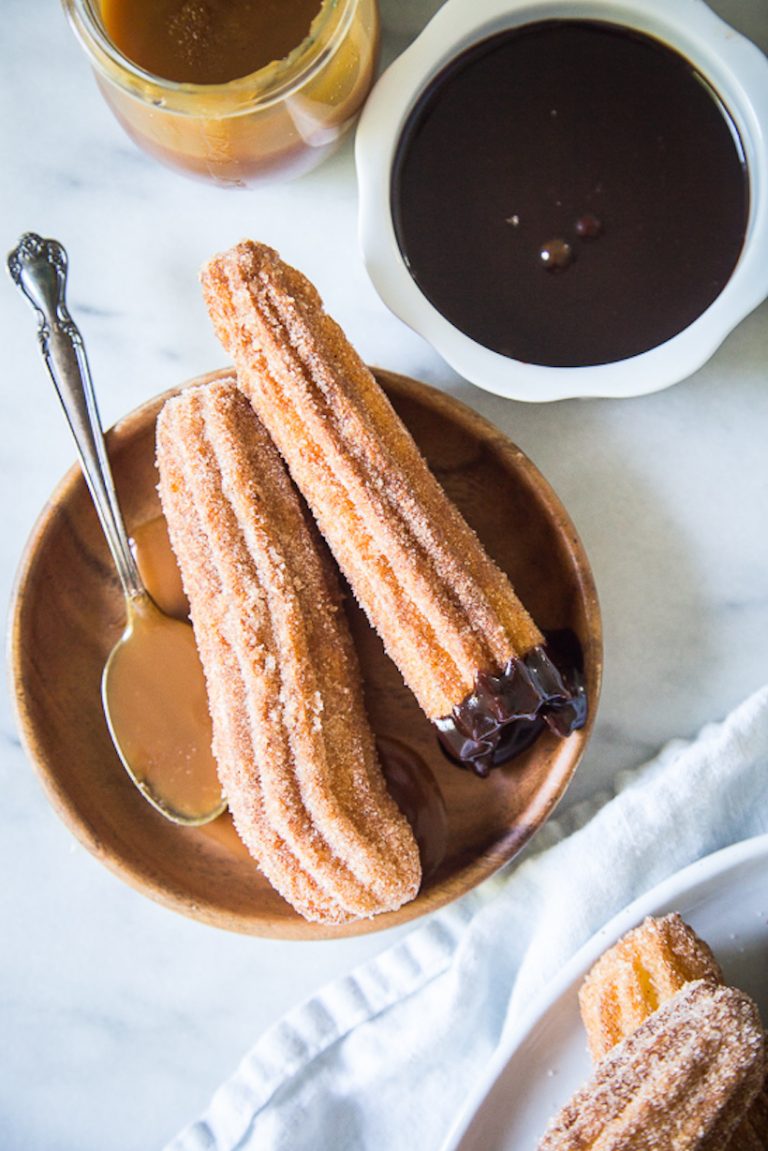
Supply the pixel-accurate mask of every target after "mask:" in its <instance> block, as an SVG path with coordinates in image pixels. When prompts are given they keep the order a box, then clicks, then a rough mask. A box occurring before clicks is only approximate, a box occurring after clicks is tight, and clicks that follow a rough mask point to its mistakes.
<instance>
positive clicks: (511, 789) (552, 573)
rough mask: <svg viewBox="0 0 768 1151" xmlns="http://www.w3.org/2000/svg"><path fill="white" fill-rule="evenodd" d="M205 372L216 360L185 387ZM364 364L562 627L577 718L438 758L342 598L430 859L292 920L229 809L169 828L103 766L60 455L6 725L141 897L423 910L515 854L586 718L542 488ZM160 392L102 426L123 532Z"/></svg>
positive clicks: (105, 625)
mask: <svg viewBox="0 0 768 1151" xmlns="http://www.w3.org/2000/svg"><path fill="white" fill-rule="evenodd" d="M222 374H229V369H227V371H226V372H214V373H211V374H209V375H207V376H205V377H201V378H200V379H198V380H193V381H190V383H192V384H194V383H201V382H203V381H204V380H210V379H213V378H215V377H216V376H219V375H222ZM377 376H378V378H379V380H380V381H381V383H382V385H383V386H384V388H385V390H386V391H387V393H388V394H389V396H390V398H391V400H392V402H393V403H394V406H395V408H396V409H397V410H398V412H399V413H400V415H401V416H402V418H403V420H404V421H405V423H406V424H407V425H408V427H409V428H410V430H411V432H412V433H413V435H414V437H415V439H416V441H417V443H418V444H419V446H420V448H421V449H422V451H423V452H424V454H425V455H426V457H427V459H428V461H429V463H430V465H431V467H432V469H433V470H434V472H435V474H436V475H437V477H438V478H439V480H440V481H441V483H442V484H443V486H444V487H445V489H446V490H447V492H448V494H449V495H450V496H451V497H452V498H453V499H454V500H455V502H456V503H457V504H458V506H459V508H460V509H461V510H462V512H463V513H464V515H465V517H466V518H467V520H468V521H469V523H470V524H471V525H472V527H474V529H475V530H476V531H477V533H478V535H479V536H480V538H481V540H482V541H483V543H484V544H485V546H486V548H487V549H488V551H489V552H490V554H491V555H492V556H493V557H494V559H495V560H496V561H497V562H498V563H499V564H500V566H501V567H502V568H503V569H504V570H505V571H507V572H508V573H509V575H510V577H511V579H512V582H513V584H514V586H515V588H516V590H517V591H518V594H519V595H520V597H521V599H522V600H523V602H524V603H525V604H526V605H527V607H528V608H529V609H530V611H531V613H532V614H533V616H534V618H535V619H536V621H537V622H538V624H539V626H540V627H541V628H543V629H546V630H548V629H557V628H570V629H572V631H573V632H575V633H576V635H577V636H578V638H579V640H580V641H581V644H582V648H583V652H584V666H585V678H586V688H587V693H588V698H589V718H588V722H587V724H586V726H585V727H584V728H583V729H582V730H581V731H578V732H575V733H573V734H572V735H571V736H570V737H569V738H568V739H565V740H561V739H558V738H557V737H555V736H553V735H552V734H550V733H549V732H547V733H545V734H544V735H543V736H542V737H541V738H540V739H539V740H538V742H537V743H536V744H535V745H534V746H533V747H532V748H530V749H529V750H528V751H527V752H525V753H524V754H523V755H521V756H519V757H518V758H517V759H515V760H513V761H512V762H510V763H509V764H507V765H506V766H504V767H503V768H499V769H496V770H494V771H493V772H492V773H491V775H490V777H489V778H488V779H478V778H477V777H476V776H474V775H472V774H471V773H469V772H467V771H463V770H461V769H459V768H457V767H455V766H454V765H453V764H451V763H450V762H448V760H447V759H446V758H445V756H444V755H443V753H442V752H441V750H440V748H439V746H438V744H437V741H436V739H435V734H434V729H433V728H432V727H431V725H430V724H429V723H428V722H427V720H426V719H425V717H424V716H423V714H422V713H421V711H420V710H419V708H418V707H417V705H416V703H415V701H414V699H413V697H412V695H411V693H410V692H409V690H408V689H407V688H406V687H405V686H404V685H403V683H402V680H401V679H400V675H399V673H398V672H397V670H396V668H395V667H394V665H393V664H392V663H391V662H390V661H389V659H388V658H387V657H386V655H385V654H384V651H383V648H382V646H381V644H380V642H379V640H378V638H377V636H376V635H375V634H374V633H373V632H372V630H371V629H370V627H369V626H368V624H367V622H366V620H365V618H364V617H363V615H362V613H361V612H360V611H359V609H357V607H356V606H355V605H354V604H353V603H352V602H351V597H350V603H349V616H350V622H351V625H352V629H353V635H354V637H355V641H356V643H357V646H358V650H359V654H360V659H361V663H362V668H363V674H364V679H365V689H366V699H367V702H368V708H369V712H370V717H371V722H372V724H373V727H374V730H375V732H376V734H377V737H383V738H384V739H387V738H390V739H391V738H392V737H395V738H396V740H397V741H398V743H399V744H400V745H401V746H402V745H405V746H406V747H407V748H409V749H410V750H411V751H413V752H416V753H417V754H418V756H419V757H420V758H421V760H422V761H423V764H424V772H425V780H426V784H425V786H424V787H423V788H422V792H423V795H424V796H426V797H427V800H428V804H427V811H426V815H427V817H428V818H427V820H426V833H427V840H428V841H429V842H428V843H427V849H428V854H429V859H428V860H427V865H426V868H425V871H426V874H425V879H424V883H423V886H422V890H421V892H420V893H419V895H418V897H417V898H416V899H415V900H413V902H411V903H409V904H407V905H406V906H405V907H402V908H401V909H400V910H398V911H396V912H390V913H387V914H385V915H380V916H377V917H376V918H375V919H372V920H366V921H364V922H362V923H355V924H353V925H351V926H346V927H342V928H328V927H320V926H317V925H315V924H310V923H307V922H306V921H305V920H304V919H302V918H301V917H300V916H299V915H298V913H297V912H295V911H294V910H293V908H292V907H290V906H289V905H288V904H287V903H285V902H284V900H283V899H282V898H281V897H280V896H279V895H278V894H277V893H276V892H275V891H274V890H273V889H272V887H270V885H269V884H268V883H267V881H266V880H265V879H264V878H263V876H262V875H261V873H260V871H259V870H258V868H257V867H256V865H255V864H254V863H253V861H252V860H251V858H250V856H249V855H248V854H247V852H246V851H245V849H244V848H243V847H242V845H241V843H240V841H239V839H238V838H237V836H236V834H235V832H234V829H233V827H232V824H231V821H230V820H229V817H228V816H226V815H225V816H222V817H221V818H220V819H219V820H216V821H215V823H213V824H210V825H209V826H208V827H205V828H183V827H178V826H176V825H174V824H171V823H168V822H167V821H166V820H165V819H163V817H162V816H160V815H159V814H158V813H157V812H156V811H155V810H154V809H153V808H152V807H151V806H150V805H149V804H148V803H147V802H146V801H145V800H144V799H143V798H142V796H141V794H140V793H139V791H138V790H137V789H136V788H135V787H134V785H133V784H132V783H131V781H130V779H129V778H128V776H127V774H126V772H125V771H124V770H123V768H122V766H121V765H120V762H119V760H118V758H117V756H116V754H115V752H114V749H113V747H112V744H111V742H110V738H109V735H108V733H107V727H106V723H105V720H104V716H103V713H102V710H101V697H100V679H101V672H102V668H103V666H104V662H105V660H106V658H107V655H108V653H109V651H110V649H111V648H112V646H113V644H114V643H115V641H116V640H117V638H118V636H119V635H120V633H121V632H122V630H123V626H124V609H123V598H122V594H121V591H120V587H119V584H118V581H117V577H116V574H115V571H114V569H113V566H112V562H111V559H110V556H109V552H108V550H107V546H106V543H105V541H104V538H103V536H102V533H101V529H100V527H99V524H98V521H97V519H96V514H95V512H94V509H93V507H92V505H91V501H90V496H89V495H88V492H87V489H86V486H85V483H84V481H83V478H82V475H81V473H80V469H79V467H77V466H75V467H73V468H72V469H71V470H70V471H69V472H68V473H67V475H66V476H65V477H64V479H63V480H62V482H61V483H60V484H59V486H58V487H57V489H56V491H55V492H54V493H53V495H52V497H51V500H50V503H49V504H48V506H47V507H46V509H45V511H44V512H43V514H42V515H41V517H40V519H39V521H38V523H37V525H36V527H35V529H34V531H33V534H32V537H31V539H30V541H29V543H28V545H27V549H26V552H25V555H24V558H23V561H22V565H21V570H20V574H19V578H18V583H17V587H16V592H15V597H14V602H13V607H12V627H11V649H10V655H11V662H12V671H13V676H14V680H15V689H16V703H17V711H18V718H19V727H20V731H21V735H22V738H23V741H24V743H25V745H26V748H27V751H28V753H29V756H30V758H31V759H32V761H33V763H34V764H35V766H36V767H37V770H38V771H39V773H40V776H41V779H42V782H43V784H44V786H45V789H46V791H47V793H48V796H49V798H50V800H51V802H52V803H53V805H54V807H55V809H56V810H57V811H58V813H59V815H60V816H61V817H62V819H63V820H64V822H65V823H66V824H67V825H68V826H69V827H70V828H71V830H72V831H73V832H74V833H75V835H76V836H77V837H78V839H79V840H80V841H81V842H82V843H83V844H84V845H85V846H86V847H87V848H88V850H89V851H91V852H92V853H93V854H94V855H95V856H96V857H97V858H98V859H100V860H101V861H102V862H103V863H105V864H106V865H107V866H108V867H109V868H111V869H112V870H113V871H115V872H116V873H117V874H118V875H119V876H121V877H122V878H123V879H124V880H126V881H127V882H128V883H130V884H132V885H133V886H134V887H136V888H137V889H138V890H139V891H141V892H143V893H144V894H145V895H148V896H150V897H151V898H153V899H156V900H157V901H158V902H160V903H162V904H164V905H165V906H166V907H170V908H173V909H174V910H175V911H180V912H182V913H184V914H186V915H189V916H191V917H193V918H195V919H199V920H202V921H203V922H205V923H209V924H213V925H215V926H217V927H224V928H227V929H229V930H233V931H240V932H244V933H249V934H253V935H265V936H270V937H273V938H292V939H318V938H322V937H334V936H340V935H352V934H359V933H363V932H367V931H375V930H379V929H380V928H385V927H391V926H393V925H394V924H398V923H405V922H407V921H409V920H413V919H416V918H418V917H419V916H421V915H423V914H425V913H426V912H430V911H434V910H435V909H436V908H438V907H440V906H442V905H443V904H445V903H448V902H450V901H451V900H454V899H456V898H457V897H458V896H460V895H462V894H463V893H464V892H466V891H469V890H470V889H471V888H473V887H474V886H476V884H478V883H480V881H481V880H483V879H485V878H486V877H487V876H489V875H491V874H492V873H493V872H494V871H496V870H497V869H498V868H499V867H501V866H502V864H504V863H506V862H507V861H508V860H510V859H512V857H513V856H514V855H515V854H516V853H517V852H518V851H520V849H521V848H522V847H523V845H524V844H525V843H526V842H527V841H528V839H530V837H531V835H532V834H533V833H534V831H536V829H537V828H538V827H540V826H541V824H542V823H543V822H544V820H545V819H546V818H547V817H548V816H549V815H550V813H551V812H552V810H553V808H554V806H555V804H556V803H557V801H558V800H559V799H560V798H561V796H562V795H563V792H564V791H565V788H566V787H567V785H568V783H569V781H570V779H571V777H572V775H573V773H574V771H575V769H576V766H577V764H578V762H579V760H580V758H581V756H582V754H583V752H584V748H585V746H586V743H587V740H588V738H589V735H590V731H591V729H592V726H593V723H594V717H595V711H596V708H597V700H598V695H599V690H600V679H601V669H602V642H601V627H600V613H599V608H598V602H597V596H596V593H595V587H594V584H593V580H592V575H591V572H590V568H589V563H588V561H587V557H586V555H585V554H584V550H583V548H582V546H581V543H580V542H579V539H578V537H577V535H576V532H575V530H574V527H573V525H572V523H571V521H570V519H569V518H568V515H567V513H566V512H565V510H564V509H563V507H562V506H561V504H560V503H559V501H558V499H557V497H556V495H555V494H554V492H553V491H552V489H551V488H550V486H549V484H548V483H547V482H546V480H544V479H543V477H542V476H541V475H540V474H539V472H538V471H537V470H536V468H535V467H534V466H533V464H532V463H531V462H530V460H528V459H527V458H526V456H525V455H524V454H523V453H522V452H521V451H520V450H519V448H517V447H515V446H514V444H512V443H510V442H509V440H507V439H506V438H505V437H504V436H503V435H502V434H501V433H500V432H499V431H498V430H497V429H496V428H494V427H493V426H492V425H491V424H489V423H487V422H486V421H485V420H483V419H482V418H481V417H480V416H478V415H476V414H475V413H474V412H472V411H471V410H470V409H469V408H466V407H465V406H464V405H463V404H461V403H459V402H458V401H456V400H454V399H452V398H451V397H449V396H447V395H445V394H443V393H442V392H439V391H435V390H434V389H432V388H429V387H426V386H425V385H424V384H420V383H416V382H415V381H413V380H409V379H406V378H404V377H402V376H395V375H392V374H391V373H388V372H377ZM169 394H170V393H169ZM165 399H167V395H166V396H160V397H158V398H157V399H155V400H152V401H150V402H149V403H147V404H145V405H143V406H142V407H141V408H139V409H137V410H136V411H135V412H133V413H132V414H131V415H129V416H127V417H126V418H125V419H124V420H122V421H120V423H118V424H117V425H116V426H115V427H114V428H113V429H112V430H111V431H110V432H109V433H108V436H107V442H108V447H109V454H110V458H111V461H112V467H113V470H114V476H115V483H116V486H117V490H118V494H119V497H120V501H121V505H122V508H123V511H124V515H125V519H126V523H127V526H128V530H129V532H131V531H132V530H135V529H136V528H137V527H138V526H139V525H142V524H144V523H146V522H147V521H149V520H151V519H153V518H155V517H156V516H158V515H159V514H160V506H159V500H158V496H157V491H156V473H155V462H154V430H155V420H156V417H157V414H158V412H159V410H160V408H161V406H162V404H163V402H164V400H165Z"/></svg>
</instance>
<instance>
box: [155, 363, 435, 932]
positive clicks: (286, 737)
mask: <svg viewBox="0 0 768 1151" xmlns="http://www.w3.org/2000/svg"><path fill="white" fill-rule="evenodd" d="M157 461H158V467H159V472H160V495H161V500H162V506H163V511H164V513H165V516H166V519H167V521H168V529H169V535H170V538H171V543H172V545H173V549H174V552H175V554H176V557H177V560H178V563H179V568H180V570H181V574H182V579H183V582H184V588H185V591H186V593H187V596H188V598H189V602H190V608H191V617H192V623H193V627H194V630H195V637H196V641H197V645H198V648H199V651H200V656H201V660H202V663H203V668H204V670H205V674H206V680H207V686H208V697H209V705H210V710H211V716H212V720H213V732H214V748H213V749H214V754H215V757H216V760H217V763H218V768H219V773H220V777H221V783H222V788H223V790H224V793H225V795H226V797H227V800H228V803H229V808H230V811H231V813H232V817H233V820H234V823H235V826H236V828H237V830H238V832H239V834H240V836H241V838H242V839H243V841H244V842H245V844H246V846H247V847H248V849H249V851H250V852H251V854H252V855H253V856H254V857H255V859H256V860H257V862H258V864H259V866H260V867H261V869H262V870H263V872H264V874H265V875H266V876H267V878H268V879H269V880H270V882H271V883H272V884H273V886H274V887H275V888H276V889H277V890H278V891H279V892H280V893H281V894H282V895H283V896H284V897H285V898H286V899H287V900H289V902H290V903H292V904H293V905H294V907H296V909H297V910H298V911H299V912H300V913H301V914H302V915H304V916H305V917H306V918H307V919H312V920H317V921H322V922H329V923H342V922H346V921H348V920H351V919H355V918H359V917H366V916H371V915H374V914H376V913H377V912H381V911H386V910H390V909H393V908H396V907H399V906H400V905H401V904H402V903H404V902H406V901H407V900H409V899H411V898H412V897H413V896H414V895H415V894H416V891H417V889H418V886H419V882H420V864H419V857H418V850H417V847H416V843H415V840H414V837H413V835H412V833H411V830H410V827H409V825H408V824H407V822H406V820H405V818H404V817H403V816H402V815H401V814H400V812H399V810H398V809H397V807H396V805H395V803H394V801H393V800H392V799H391V797H390V795H389V793H388V792H387V789H386V785H385V782H384V778H383V775H382V773H381V770H380V768H379V765H378V761H377V756H376V749H375V744H374V740H373V735H372V733H371V730H370V727H369V725H368V721H367V718H366V716H365V712H364V706H363V699H362V685H361V677H360V671H359V668H358V665H357V660H356V656H355V652H354V649H353V646H352V641H351V637H350V635H349V631H348V628H347V625H346V620H345V619H344V616H343V611H342V610H341V600H340V592H339V589H338V587H337V586H336V584H335V572H334V571H333V568H332V564H331V561H330V557H329V556H328V555H327V553H326V552H325V551H324V546H323V545H322V542H321V541H320V540H319V539H318V538H317V533H316V529H315V527H314V524H312V522H311V520H310V519H309V517H308V516H307V514H306V512H305V509H303V507H302V505H301V503H300V500H299V497H298V494H297V493H296V491H295V489H294V488H293V485H292V484H291V482H290V479H289V477H288V474H287V472H286V471H285V467H284V465H283V463H282V460H281V459H280V457H279V455H278V453H277V451H276V449H275V447H274V445H273V444H272V442H271V441H270V439H269V436H268V435H267V433H266V432H265V430H264V428H263V427H262V426H261V424H260V423H259V421H258V419H257V417H256V415H255V414H254V412H253V410H252V408H251V406H250V404H249V403H248V401H247V400H246V398H245V397H244V396H243V394H242V393H241V392H240V391H239V390H238V388H237V387H236V386H235V383H234V381H219V382H214V383H212V384H208V385H202V386H200V387H196V388H191V389H189V390H188V391H185V392H182V393H180V394H179V395H178V396H176V397H174V398H172V399H171V400H169V401H168V402H167V403H166V405H165V407H164V408H163V410H162V412H161V414H160V417H159V419H158V423H157Z"/></svg>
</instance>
